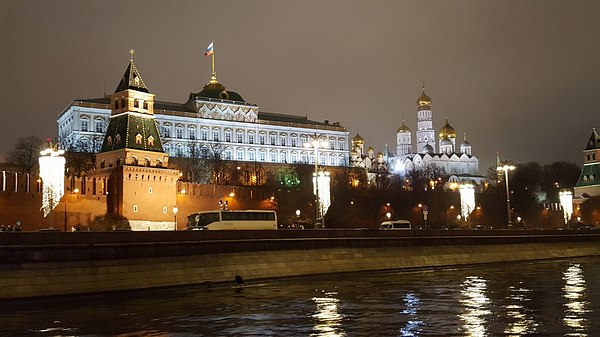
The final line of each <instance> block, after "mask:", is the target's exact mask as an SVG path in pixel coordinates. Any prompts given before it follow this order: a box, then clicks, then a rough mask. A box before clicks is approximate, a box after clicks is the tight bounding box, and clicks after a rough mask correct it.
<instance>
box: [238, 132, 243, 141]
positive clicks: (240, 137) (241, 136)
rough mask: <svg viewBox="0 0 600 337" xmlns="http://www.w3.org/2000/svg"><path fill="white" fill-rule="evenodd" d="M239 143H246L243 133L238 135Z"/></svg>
mask: <svg viewBox="0 0 600 337" xmlns="http://www.w3.org/2000/svg"><path fill="white" fill-rule="evenodd" d="M237 142H238V143H243V142H244V134H243V133H242V132H241V131H240V132H238V133H237Z"/></svg>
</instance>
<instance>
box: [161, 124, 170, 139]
mask: <svg viewBox="0 0 600 337" xmlns="http://www.w3.org/2000/svg"><path fill="white" fill-rule="evenodd" d="M162 132H163V135H164V137H165V138H171V124H169V123H165V124H164V125H163V127H162Z"/></svg>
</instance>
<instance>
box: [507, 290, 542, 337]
mask: <svg viewBox="0 0 600 337" xmlns="http://www.w3.org/2000/svg"><path fill="white" fill-rule="evenodd" d="M520 283H521V284H520V285H519V286H516V287H515V286H509V287H508V290H509V296H508V298H507V302H508V303H507V305H506V308H505V309H506V316H507V325H506V329H505V330H504V333H505V334H506V335H507V336H523V335H531V334H535V333H536V327H537V326H538V325H539V323H538V322H536V321H535V319H534V318H533V315H532V313H531V310H530V309H529V308H528V307H527V305H528V303H529V302H531V298H529V293H530V290H529V289H527V288H525V287H523V285H522V282H520Z"/></svg>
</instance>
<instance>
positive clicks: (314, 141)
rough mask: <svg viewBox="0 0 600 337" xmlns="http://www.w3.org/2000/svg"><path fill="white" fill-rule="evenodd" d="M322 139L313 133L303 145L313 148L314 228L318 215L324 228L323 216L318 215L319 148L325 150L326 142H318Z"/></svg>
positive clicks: (319, 208)
mask: <svg viewBox="0 0 600 337" xmlns="http://www.w3.org/2000/svg"><path fill="white" fill-rule="evenodd" d="M322 137H324V135H321V136H317V134H316V133H315V135H314V136H313V137H312V139H311V140H310V141H309V142H306V143H304V147H305V148H311V147H312V148H313V149H314V150H315V173H314V176H315V177H314V179H315V180H314V184H315V227H316V224H317V219H318V218H319V215H320V216H321V226H322V227H325V221H324V219H323V214H320V213H321V212H320V210H321V207H320V202H319V148H321V149H326V148H327V145H328V144H327V142H326V141H322V140H319V139H320V138H322Z"/></svg>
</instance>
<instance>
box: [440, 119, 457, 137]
mask: <svg viewBox="0 0 600 337" xmlns="http://www.w3.org/2000/svg"><path fill="white" fill-rule="evenodd" d="M438 137H439V138H440V139H444V138H456V130H454V128H453V127H452V126H451V125H450V124H449V123H448V117H446V125H444V126H442V128H441V129H440V132H439V133H438Z"/></svg>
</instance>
